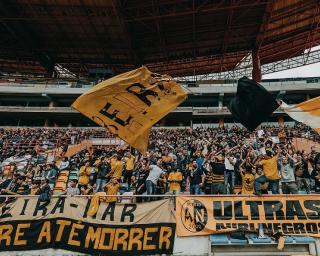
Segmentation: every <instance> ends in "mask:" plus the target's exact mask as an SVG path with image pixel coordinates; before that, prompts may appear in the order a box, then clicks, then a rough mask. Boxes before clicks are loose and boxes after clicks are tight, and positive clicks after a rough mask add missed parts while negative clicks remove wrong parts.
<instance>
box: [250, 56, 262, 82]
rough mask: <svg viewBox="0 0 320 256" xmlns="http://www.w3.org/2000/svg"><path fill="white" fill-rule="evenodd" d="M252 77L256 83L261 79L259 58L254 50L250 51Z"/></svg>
mask: <svg viewBox="0 0 320 256" xmlns="http://www.w3.org/2000/svg"><path fill="white" fill-rule="evenodd" d="M252 79H253V80H254V81H256V82H258V83H259V82H261V79H262V75H261V65H260V58H259V54H258V52H257V51H256V50H253V51H252Z"/></svg>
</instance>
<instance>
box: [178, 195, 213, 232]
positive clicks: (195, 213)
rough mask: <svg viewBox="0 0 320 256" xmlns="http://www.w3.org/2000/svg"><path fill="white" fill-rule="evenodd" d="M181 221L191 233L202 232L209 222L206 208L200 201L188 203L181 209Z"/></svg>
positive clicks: (189, 201)
mask: <svg viewBox="0 0 320 256" xmlns="http://www.w3.org/2000/svg"><path fill="white" fill-rule="evenodd" d="M181 221H182V224H183V226H184V227H185V228H186V229H188V230H189V231H190V232H193V233H196V232H199V231H201V230H202V229H204V227H205V226H206V224H207V222H208V212H207V209H206V207H205V206H204V205H203V203H201V202H200V201H199V200H195V199H192V200H188V201H186V202H185V203H184V204H183V205H182V207H181Z"/></svg>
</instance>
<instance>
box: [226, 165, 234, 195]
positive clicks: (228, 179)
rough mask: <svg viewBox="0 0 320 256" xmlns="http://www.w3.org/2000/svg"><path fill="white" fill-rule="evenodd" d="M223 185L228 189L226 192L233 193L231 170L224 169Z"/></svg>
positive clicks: (232, 173)
mask: <svg viewBox="0 0 320 256" xmlns="http://www.w3.org/2000/svg"><path fill="white" fill-rule="evenodd" d="M228 184H229V186H228ZM224 185H225V187H226V189H227V191H228V194H233V188H234V171H233V170H225V172H224Z"/></svg>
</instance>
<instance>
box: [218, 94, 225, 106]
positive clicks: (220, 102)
mask: <svg viewBox="0 0 320 256" xmlns="http://www.w3.org/2000/svg"><path fill="white" fill-rule="evenodd" d="M223 97H224V93H222V92H220V93H219V105H218V107H219V108H222V107H223Z"/></svg>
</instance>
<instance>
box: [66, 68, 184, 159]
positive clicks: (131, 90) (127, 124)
mask: <svg viewBox="0 0 320 256" xmlns="http://www.w3.org/2000/svg"><path fill="white" fill-rule="evenodd" d="M186 97H187V94H186V92H185V91H184V90H183V89H182V88H181V86H180V85H179V84H178V83H176V82H175V81H174V80H173V79H172V78H171V77H170V76H167V75H159V74H155V73H152V72H150V71H149V70H148V69H147V68H146V67H145V66H142V67H141V68H138V69H135V70H132V71H129V72H126V73H123V74H120V75H118V76H115V77H112V78H110V79H108V80H105V81H103V82H101V83H99V84H98V85H96V86H94V87H93V88H91V89H90V90H88V91H87V92H85V93H84V94H82V95H81V96H80V97H79V98H77V100H76V101H75V102H74V103H73V104H72V107H73V108H75V109H76V110H78V111H79V112H81V113H82V114H84V115H85V116H87V117H88V118H90V119H91V120H93V121H94V122H96V123H97V124H99V125H101V126H103V127H105V128H106V129H108V130H109V131H110V132H112V133H113V134H115V135H117V136H119V138H121V139H123V140H124V141H126V142H127V143H128V144H130V145H131V146H132V147H134V148H136V149H137V150H139V151H140V152H141V153H142V154H145V153H146V151H147V147H148V138H149V133H150V129H151V127H152V126H153V125H154V124H155V123H157V122H158V121H159V120H160V119H161V118H163V117H164V116H165V115H166V114H168V113H169V112H170V111H172V110H173V109H175V108H176V107H177V106H178V105H180V104H181V103H182V102H183V101H184V100H185V99H186Z"/></svg>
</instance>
